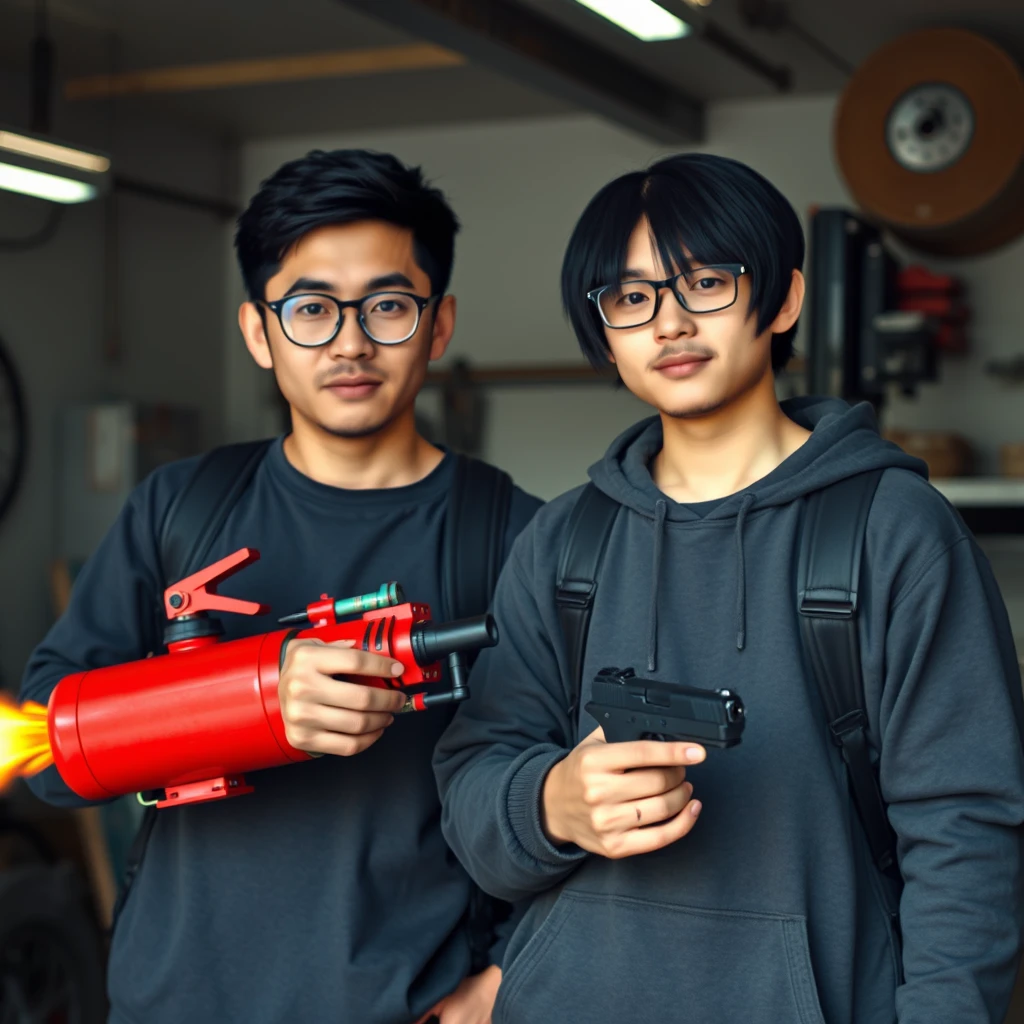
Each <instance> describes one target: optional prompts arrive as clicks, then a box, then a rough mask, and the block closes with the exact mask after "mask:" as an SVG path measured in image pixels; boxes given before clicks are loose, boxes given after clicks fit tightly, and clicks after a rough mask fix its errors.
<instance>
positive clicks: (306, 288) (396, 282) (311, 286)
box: [284, 271, 416, 296]
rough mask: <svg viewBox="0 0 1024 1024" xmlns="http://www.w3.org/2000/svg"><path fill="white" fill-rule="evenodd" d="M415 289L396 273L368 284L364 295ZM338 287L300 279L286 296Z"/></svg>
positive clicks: (311, 278) (328, 282) (402, 276)
mask: <svg viewBox="0 0 1024 1024" xmlns="http://www.w3.org/2000/svg"><path fill="white" fill-rule="evenodd" d="M398 287H401V288H415V287H416V286H415V285H414V284H413V283H412V281H410V280H409V278H408V277H406V276H405V274H403V273H401V272H400V271H395V272H394V273H392V274H382V275H381V276H380V277H374V278H372V279H371V280H369V281H367V282H366V285H365V287H364V288H363V292H364V293H369V292H375V291H380V290H381V289H382V288H398ZM337 290H338V289H337V285H335V284H334V283H333V282H332V281H321V280H320V279H319V278H313V277H300V278H299V279H298V280H297V281H296V282H295V283H294V284H293V285H292V286H291V287H290V288H289V289H288V291H286V292H285V293H284V294H285V295H286V296H288V295H295V294H296V293H298V292H335V291H337Z"/></svg>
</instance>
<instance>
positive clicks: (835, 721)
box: [797, 470, 897, 876]
mask: <svg viewBox="0 0 1024 1024" xmlns="http://www.w3.org/2000/svg"><path fill="white" fill-rule="evenodd" d="M881 475H882V474H881V471H880V470H879V471H876V472H872V473H862V474H859V475H857V476H853V477H848V478H847V479H845V480H842V481H840V482H839V483H836V484H832V485H831V486H829V487H825V488H823V489H822V490H820V491H816V492H815V493H813V494H812V495H811V496H810V497H809V498H808V501H807V510H806V519H805V521H804V527H803V536H802V538H801V543H800V561H799V566H798V576H797V600H798V606H799V612H800V615H799V619H800V632H801V636H802V639H803V643H804V649H805V651H806V652H807V657H808V659H809V660H810V664H811V669H812V671H813V672H814V677H815V679H816V680H817V683H818V689H819V690H820V691H821V699H822V703H823V704H824V706H825V713H826V715H827V716H828V723H829V731H830V732H831V734H832V738H833V740H834V741H835V743H836V744H837V745H838V746H839V748H840V750H841V752H842V756H843V762H844V763H845V765H846V774H847V777H848V778H849V782H850V790H851V793H852V796H853V802H854V805H855V807H856V809H857V814H858V815H859V817H860V820H861V824H862V826H863V828H864V832H865V834H866V835H867V840H868V846H869V847H870V850H871V857H872V859H873V860H874V862H875V865H876V866H877V867H878V869H879V870H880V871H882V872H884V873H886V874H889V875H890V876H893V875H894V874H895V873H896V871H897V865H896V850H895V837H894V835H893V832H892V829H891V827H890V825H889V819H888V816H887V815H886V811H885V803H884V801H883V800H882V795H881V792H880V790H879V788H878V780H877V779H876V777H875V771H874V769H873V767H872V765H871V758H870V752H869V749H868V736H867V730H868V717H867V714H866V712H865V710H864V707H865V699H864V679H863V676H862V673H861V662H860V640H859V636H858V631H857V599H858V588H859V586H860V573H861V557H862V553H863V549H864V533H865V530H866V526H867V519H868V512H869V511H870V508H871V502H872V499H873V498H874V495H875V489H876V488H877V487H878V481H879V479H880V477H881Z"/></svg>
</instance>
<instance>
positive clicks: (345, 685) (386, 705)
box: [284, 671, 406, 716]
mask: <svg viewBox="0 0 1024 1024" xmlns="http://www.w3.org/2000/svg"><path fill="white" fill-rule="evenodd" d="M284 689H285V697H286V705H290V704H292V703H294V704H319V705H322V706H323V707H328V708H342V709H344V710H346V711H367V712H371V711H372V712H378V713H381V714H392V715H393V714H395V713H397V712H398V711H399V710H401V708H402V705H403V704H404V703H405V699H406V698H405V694H404V693H403V692H402V691H401V690H385V689H383V688H382V687H379V686H367V685H366V683H364V682H350V681H349V680H347V679H335V678H334V677H333V676H325V675H323V674H322V673H320V672H312V671H310V672H304V673H303V674H301V675H293V676H292V677H291V678H290V679H288V681H287V683H286V685H285V688H284ZM285 714H286V716H288V715H290V711H289V710H288V707H287V706H286V707H285Z"/></svg>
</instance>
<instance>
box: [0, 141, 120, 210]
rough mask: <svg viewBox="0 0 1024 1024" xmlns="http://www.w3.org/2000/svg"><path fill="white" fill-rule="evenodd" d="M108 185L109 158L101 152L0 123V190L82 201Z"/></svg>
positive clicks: (53, 200) (58, 200)
mask: <svg viewBox="0 0 1024 1024" xmlns="http://www.w3.org/2000/svg"><path fill="white" fill-rule="evenodd" d="M112 184H113V174H112V173H111V167H110V157H108V156H105V155H104V154H103V153H96V152H92V151H90V150H88V149H79V148H78V146H69V145H67V144H66V143H62V142H57V141H56V140H54V139H51V138H49V137H48V136H46V135H36V134H30V133H28V132H23V131H16V130H11V129H9V128H5V127H4V126H2V125H0V189H3V190H6V191H8V192H20V193H22V194H23V195H26V196H35V197H36V198H38V199H47V200H49V201H50V202H51V203H86V202H88V201H89V200H90V199H98V198H99V197H100V196H102V195H105V194H106V193H107V192H108V191H109V190H110V188H111V186H112Z"/></svg>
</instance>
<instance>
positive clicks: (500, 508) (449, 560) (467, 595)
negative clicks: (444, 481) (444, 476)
mask: <svg viewBox="0 0 1024 1024" xmlns="http://www.w3.org/2000/svg"><path fill="white" fill-rule="evenodd" d="M511 500H512V478H511V477H510V476H509V475H508V473H506V472H505V471H504V470H501V469H498V468H497V467H496V466H491V465H489V464H488V463H486V462H481V461H480V460H479V459H471V458H470V457H469V456H468V455H456V456H455V479H454V482H453V484H452V493H451V497H450V498H449V501H448V510H447V512H446V514H445V521H444V539H443V541H442V561H441V601H442V604H443V606H444V615H445V618H446V619H447V620H448V621H451V620H452V619H465V618H469V617H470V616H471V615H483V614H484V612H486V611H487V609H488V608H490V606H491V597H492V596H493V595H494V588H495V586H497V583H498V576H499V575H500V573H501V564H502V561H503V558H504V554H505V535H506V533H507V532H508V514H509V506H510V503H511Z"/></svg>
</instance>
